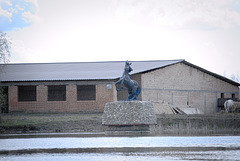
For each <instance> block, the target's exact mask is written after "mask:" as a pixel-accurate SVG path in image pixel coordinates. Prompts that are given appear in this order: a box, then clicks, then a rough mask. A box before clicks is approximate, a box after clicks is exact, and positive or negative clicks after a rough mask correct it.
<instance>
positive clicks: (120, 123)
mask: <svg viewBox="0 0 240 161" xmlns="http://www.w3.org/2000/svg"><path fill="white" fill-rule="evenodd" d="M102 124H103V125H105V126H106V132H107V133H118V132H120V133H124V132H127V133H129V132H138V133H143V132H144V133H145V132H148V131H149V125H154V124H157V118H156V115H155V113H154V109H153V104H152V102H148V101H118V102H109V103H106V104H105V108H104V113H103V118H102Z"/></svg>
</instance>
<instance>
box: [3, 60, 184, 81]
mask: <svg viewBox="0 0 240 161" xmlns="http://www.w3.org/2000/svg"><path fill="white" fill-rule="evenodd" d="M181 61H183V60H158V61H130V62H132V65H131V66H132V68H133V71H132V72H131V74H136V73H141V72H147V71H149V70H153V69H156V68H162V67H165V66H168V65H172V64H175V63H179V62H181ZM124 66H125V62H124V61H109V62H72V63H29V64H7V65H1V73H0V81H1V82H13V81H58V80H104V79H117V78H119V77H120V76H121V75H122V73H123V69H124Z"/></svg>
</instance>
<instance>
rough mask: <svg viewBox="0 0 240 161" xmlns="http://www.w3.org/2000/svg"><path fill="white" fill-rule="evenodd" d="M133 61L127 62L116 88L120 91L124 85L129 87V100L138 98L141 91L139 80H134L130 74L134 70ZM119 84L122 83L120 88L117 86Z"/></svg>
mask: <svg viewBox="0 0 240 161" xmlns="http://www.w3.org/2000/svg"><path fill="white" fill-rule="evenodd" d="M131 64H132V63H129V62H128V61H126V62H125V67H124V71H123V75H122V77H120V79H119V80H118V81H117V82H116V83H115V86H116V90H117V91H120V89H122V88H123V85H124V86H125V87H126V88H127V89H128V99H127V100H128V101H132V100H137V97H138V95H139V94H140V92H141V88H140V87H139V85H138V83H137V81H135V80H132V79H131V78H130V76H129V73H130V72H131V71H133V69H132V68H131V66H130V65H131ZM118 84H121V87H120V89H119V88H118V87H117V85H118Z"/></svg>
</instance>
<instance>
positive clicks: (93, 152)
mask: <svg viewBox="0 0 240 161" xmlns="http://www.w3.org/2000/svg"><path fill="white" fill-rule="evenodd" d="M0 145H1V146H0V161H3V160H4V161H5V160H31V161H32V160H34V161H35V160H58V161H61V160H87V161H90V160H93V161H95V160H96V161H99V160H104V161H106V160H111V161H114V160H148V161H154V160H221V159H225V160H226V159H230V160H238V159H239V158H240V136H204V137H159V136H158V137H70V138H27V139H0Z"/></svg>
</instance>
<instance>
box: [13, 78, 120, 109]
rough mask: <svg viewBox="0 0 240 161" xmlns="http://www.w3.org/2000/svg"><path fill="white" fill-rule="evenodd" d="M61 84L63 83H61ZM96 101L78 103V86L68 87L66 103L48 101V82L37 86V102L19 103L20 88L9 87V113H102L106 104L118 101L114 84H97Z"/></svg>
mask: <svg viewBox="0 0 240 161" xmlns="http://www.w3.org/2000/svg"><path fill="white" fill-rule="evenodd" d="M59 83H61V82H59ZM95 83H96V100H90V101H77V85H76V84H67V85H66V101H48V100H47V93H48V87H47V85H46V84H47V82H45V84H38V85H37V91H36V92H37V101H33V102H18V87H17V86H9V93H8V94H9V111H10V112H14V111H23V112H82V111H83V112H102V111H103V110H104V106H105V103H106V102H111V101H116V92H115V91H116V90H115V87H114V83H113V82H95Z"/></svg>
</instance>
